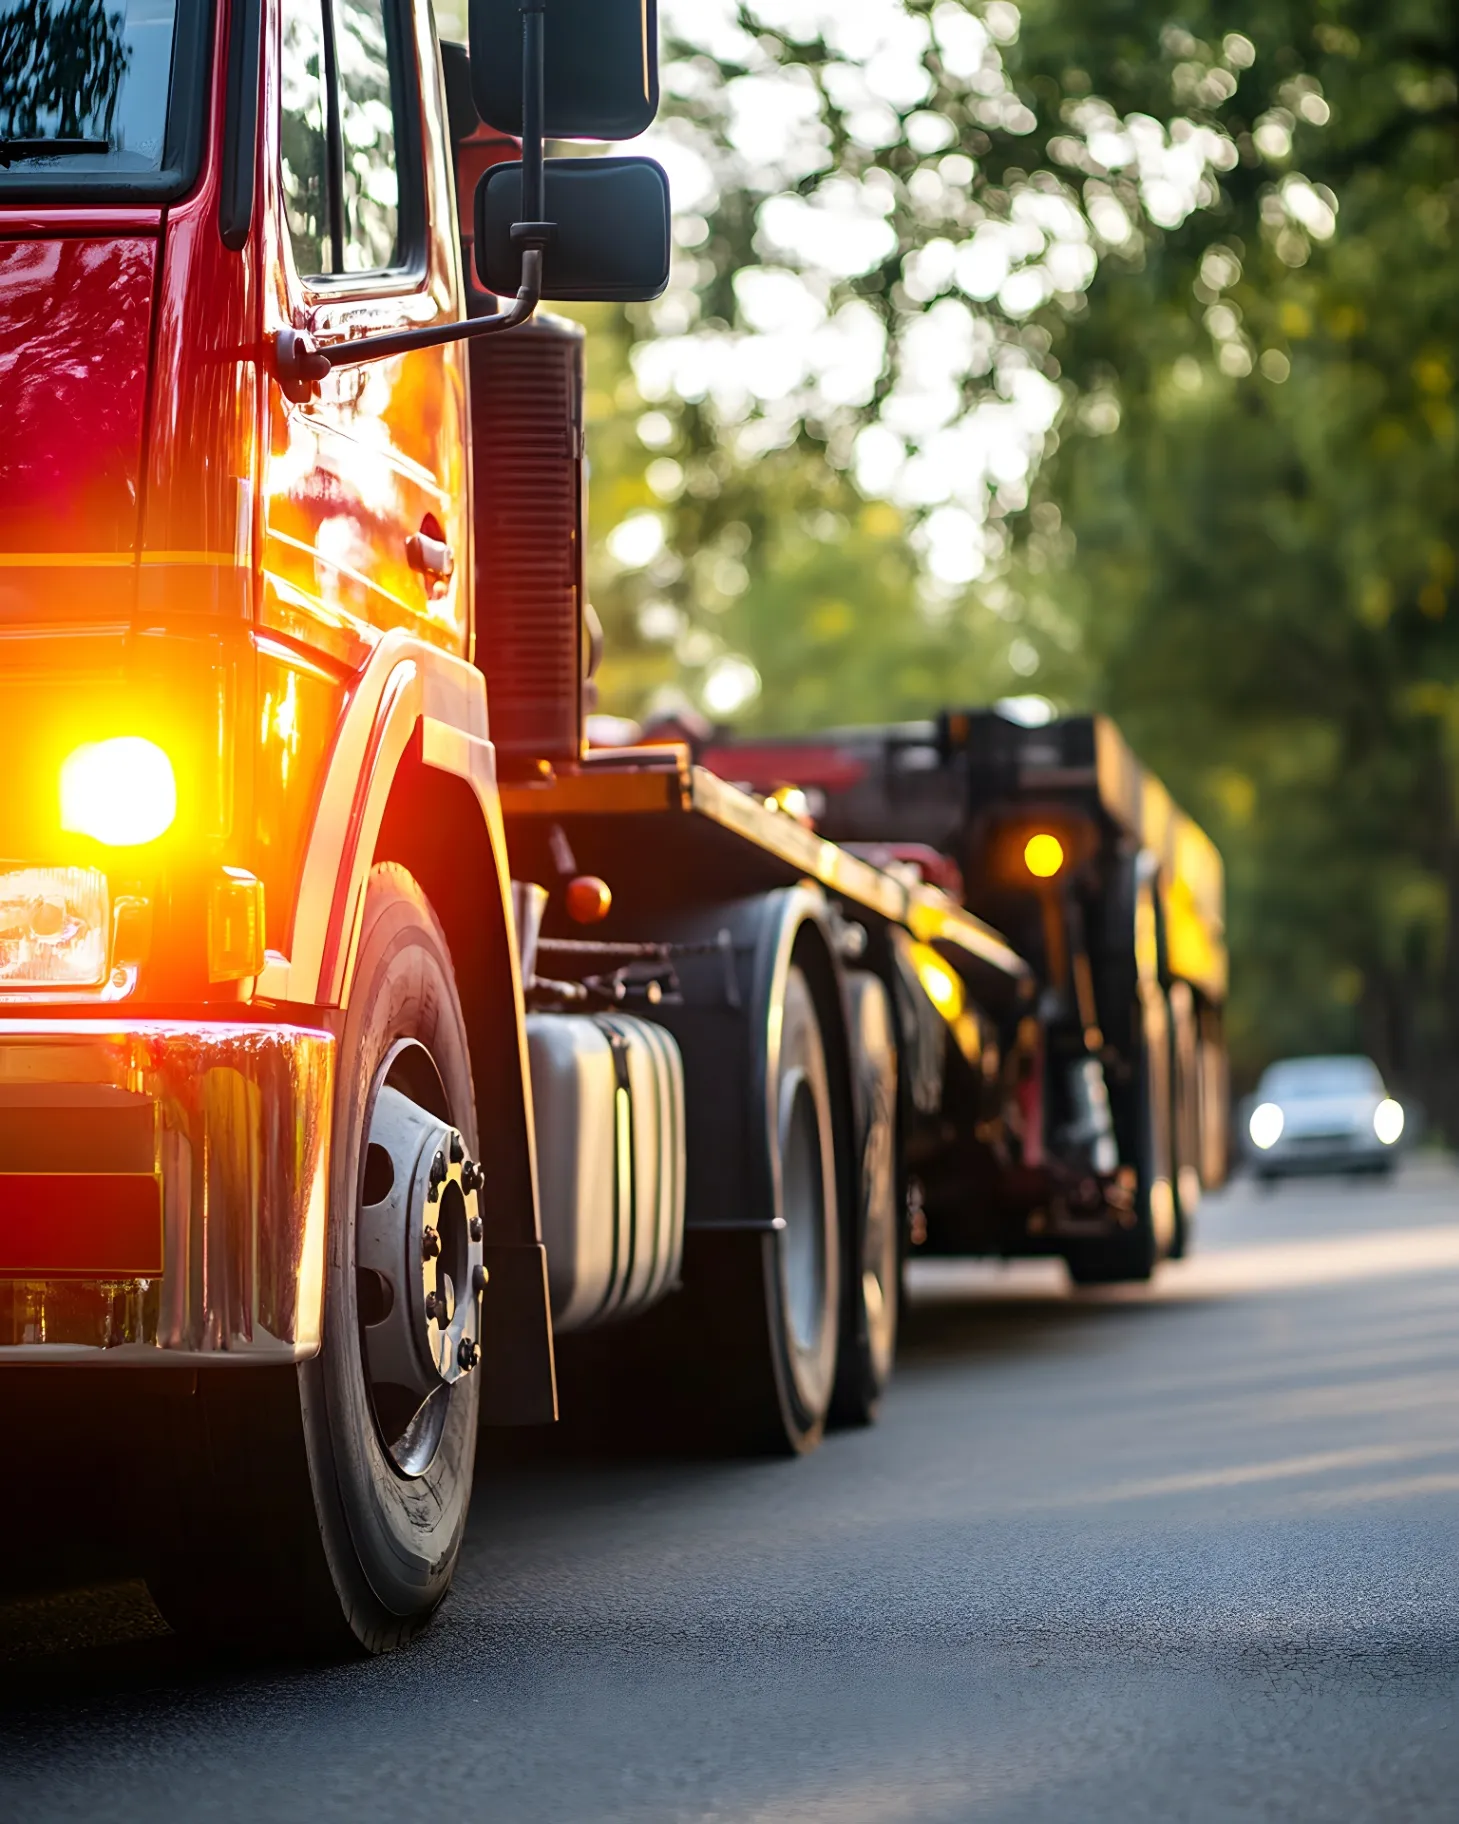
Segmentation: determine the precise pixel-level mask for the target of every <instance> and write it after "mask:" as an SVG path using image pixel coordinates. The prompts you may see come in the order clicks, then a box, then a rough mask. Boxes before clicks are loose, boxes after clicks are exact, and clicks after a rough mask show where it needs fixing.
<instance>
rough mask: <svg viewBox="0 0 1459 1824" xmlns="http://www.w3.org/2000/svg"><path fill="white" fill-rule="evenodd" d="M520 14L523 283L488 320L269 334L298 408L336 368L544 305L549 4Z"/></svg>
mask: <svg viewBox="0 0 1459 1824" xmlns="http://www.w3.org/2000/svg"><path fill="white" fill-rule="evenodd" d="M520 8H521V14H522V214H523V215H524V216H525V217H526V218H527V219H526V220H525V221H520V222H514V223H513V224H512V240H513V241H514V242H515V243H516V245H517V246H519V247H520V248H521V249H522V282H521V284H520V286H518V288H517V296H516V299H515V301H514V302H513V303H512V304H511V305H510V307H509V308H508V309H506V310H499V311H495V312H493V314H492V315H491V316H489V317H466V318H465V319H463V320H462V321H460V322H456V323H438V324H433V325H432V326H431V327H430V328H429V329H405V330H397V331H386V332H384V333H383V334H381V335H378V336H355V337H353V338H352V339H351V340H350V341H348V342H341V343H339V344H338V345H337V346H331V347H329V348H320V346H319V345H318V343H317V342H316V341H315V340H314V338H313V336H311V335H310V333H309V331H308V330H307V329H293V328H289V329H281V330H280V331H279V332H278V334H277V335H276V336H275V337H274V372H275V374H277V376H278V381H279V385H280V386H281V387H282V388H283V391H284V396H285V398H287V399H292V400H294V401H295V402H296V403H297V404H303V403H304V402H306V401H307V400H309V399H310V398H312V397H313V393H314V389H315V387H316V386H318V384H319V382H320V381H321V380H323V379H324V378H325V377H326V375H328V374H329V373H330V372H331V371H332V370H333V369H334V368H336V367H354V366H356V365H358V364H359V363H360V362H361V361H383V360H386V359H388V357H389V356H391V355H404V354H408V353H409V352H410V351H411V350H412V349H416V348H439V347H440V346H441V345H442V344H443V343H446V342H464V341H466V340H467V339H468V338H469V337H472V336H490V335H494V334H496V332H497V331H498V330H503V329H515V328H516V327H517V325H518V324H519V323H525V322H526V321H527V319H528V318H529V317H530V316H531V315H532V312H533V311H534V310H536V308H537V306H538V305H539V304H540V303H541V302H542V257H543V254H544V253H545V252H546V249H547V244H548V242H549V241H550V240H551V239H552V233H553V225H552V223H551V222H544V221H543V220H542V219H541V217H542V215H543V213H544V211H545V209H546V183H545V179H544V174H543V170H542V115H543V93H544V90H543V84H544V71H545V68H546V57H545V53H544V39H543V28H544V26H545V24H546V13H547V4H546V0H520Z"/></svg>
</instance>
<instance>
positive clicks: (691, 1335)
mask: <svg viewBox="0 0 1459 1824" xmlns="http://www.w3.org/2000/svg"><path fill="white" fill-rule="evenodd" d="M780 1011H781V1018H780V1042H779V1048H778V1057H777V1058H776V1059H775V1060H774V1064H773V1073H772V1077H771V1081H770V1083H769V1084H768V1085H767V1091H768V1093H767V1097H766V1115H765V1122H766V1126H765V1146H766V1149H767V1153H768V1155H769V1157H768V1160H767V1163H768V1165H769V1167H770V1173H769V1176H770V1181H771V1185H772V1195H773V1209H772V1211H771V1212H770V1213H772V1214H773V1215H774V1216H775V1217H776V1218H777V1219H779V1220H781V1221H782V1222H783V1225H784V1226H783V1227H781V1228H778V1229H776V1230H774V1231H772V1232H771V1233H768V1234H763V1233H762V1234H732V1233H731V1234H713V1233H704V1232H702V1231H701V1233H700V1234H699V1235H698V1236H695V1235H693V1234H692V1232H691V1236H690V1238H689V1240H690V1243H691V1245H692V1244H698V1245H697V1246H695V1249H694V1252H695V1260H694V1265H693V1268H692V1270H691V1275H686V1277H689V1278H690V1283H691V1285H692V1286H693V1287H694V1288H695V1291H694V1295H693V1296H692V1299H691V1306H690V1309H688V1310H686V1311H684V1312H680V1313H675V1316H676V1317H678V1318H679V1319H680V1320H681V1322H682V1321H683V1320H685V1319H687V1320H688V1335H687V1337H686V1340H687V1341H688V1343H689V1346H690V1348H691V1349H692V1350H693V1352H694V1354H695V1355H697V1356H698V1357H699V1359H700V1361H701V1362H705V1361H706V1352H707V1364H706V1365H707V1367H708V1379H709V1384H710V1388H711V1389H712V1391H711V1393H710V1397H709V1398H708V1400H707V1401H706V1402H705V1404H706V1406H707V1408H708V1410H707V1411H705V1412H704V1413H703V1415H702V1416H703V1419H704V1421H705V1423H706V1424H707V1427H708V1430H709V1432H710V1434H711V1436H712V1437H713V1440H714V1442H715V1443H716V1445H718V1446H720V1447H723V1448H726V1449H729V1450H733V1451H740V1452H745V1453H748V1454H753V1455H761V1456H765V1455H768V1456H784V1455H801V1454H804V1453H805V1452H807V1451H811V1450H814V1449H815V1447H816V1446H817V1445H818V1444H819V1443H820V1441H821V1438H822V1436H823V1434H824V1432H825V1428H826V1420H827V1416H828V1413H829V1410H830V1404H831V1394H832V1389H833V1385H834V1381H835V1373H836V1353H837V1336H838V1328H839V1326H838V1314H839V1310H840V1290H841V1242H840V1233H839V1230H840V1219H839V1212H838V1198H837V1195H836V1184H837V1176H836V1152H835V1132H836V1130H835V1120H834V1114H833V1109H832V1102H831V1078H830V1071H829V1068H828V1064H827V1058H826V1045H825V1040H824V1037H823V1035H822V1030H821V1021H820V1016H819V1014H818V1013H817V1011H816V1003H815V998H814V996H813V994H812V992H811V988H810V983H809V982H808V980H807V979H806V975H805V973H804V972H803V971H802V970H801V969H800V968H799V967H798V966H797V965H796V964H794V963H792V964H791V966H790V968H789V970H788V972H787V974H786V978H785V986H784V991H783V995H782V1001H781V1010H780ZM772 1111H773V1113H772ZM680 1334H681V1336H682V1335H684V1331H683V1330H681V1331H680ZM698 1378H699V1377H697V1376H695V1377H694V1379H696V1380H697V1379H698ZM701 1384H702V1383H701Z"/></svg>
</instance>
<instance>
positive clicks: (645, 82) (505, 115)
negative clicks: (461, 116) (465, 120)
mask: <svg viewBox="0 0 1459 1824" xmlns="http://www.w3.org/2000/svg"><path fill="white" fill-rule="evenodd" d="M527 11H528V8H527V7H526V6H524V5H523V4H522V0H471V81H472V87H473V89H474V91H475V95H476V111H477V113H478V114H479V115H480V116H481V118H482V119H483V120H484V121H485V122H486V124H487V126H489V127H495V128H496V130H497V132H498V133H509V134H511V135H512V137H513V138H520V137H521V136H522V133H523V119H522V112H523V110H522V17H523V14H524V13H525V12H527ZM544 12H545V18H544V28H543V39H544V46H543V50H544V57H543V64H544V68H543V90H542V102H543V109H542V132H543V135H544V137H546V138H548V139H633V138H635V137H636V136H637V135H638V134H640V133H642V132H643V131H644V129H645V128H646V127H647V126H648V125H649V124H650V122H651V121H652V120H653V117H654V115H655V114H656V113H657V112H658V105H659V31H658V0H545V4H544Z"/></svg>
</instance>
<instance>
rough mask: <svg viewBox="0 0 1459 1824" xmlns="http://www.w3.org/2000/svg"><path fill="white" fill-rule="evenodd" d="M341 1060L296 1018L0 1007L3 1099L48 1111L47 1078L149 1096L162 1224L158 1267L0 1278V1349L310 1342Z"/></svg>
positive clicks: (155, 1354)
mask: <svg viewBox="0 0 1459 1824" xmlns="http://www.w3.org/2000/svg"><path fill="white" fill-rule="evenodd" d="M333 1078H334V1039H333V1036H332V1035H331V1034H330V1033H328V1032H323V1031H316V1030H312V1029H310V1028H306V1027H299V1026H272V1025H269V1026H264V1025H244V1024H241V1023H238V1024H217V1025H214V1024H211V1023H205V1022H202V1021H198V1022H192V1021H182V1020H137V1021H103V1020H20V1019H12V1018H9V1017H3V1016H0V1103H3V1102H5V1101H11V1102H16V1103H19V1104H23V1105H24V1106H25V1107H26V1109H27V1110H28V1111H34V1116H35V1119H36V1120H37V1122H42V1123H43V1122H44V1120H45V1112H46V1095H47V1092H48V1091H50V1090H52V1089H54V1090H56V1091H58V1092H59V1093H58V1095H57V1103H58V1105H63V1104H65V1102H66V1095H67V1092H68V1091H69V1092H71V1095H72V1104H73V1105H74V1092H75V1089H76V1087H77V1086H83V1085H84V1086H86V1087H87V1088H90V1089H96V1088H104V1087H106V1086H110V1087H111V1088H114V1089H117V1090H122V1091H126V1092H128V1093H129V1095H130V1096H132V1097H136V1096H145V1097H147V1098H148V1099H150V1100H151V1102H152V1103H153V1105H154V1107H155V1109H156V1116H157V1119H156V1133H157V1150H156V1165H155V1169H156V1172H157V1175H158V1178H159V1180H160V1183H161V1186H162V1237H163V1254H162V1258H163V1272H162V1277H161V1278H160V1279H124V1280H95V1279H74V1278H71V1279H61V1278H56V1279H16V1278H11V1279H0V1366H3V1365H5V1364H15V1363H25V1364H27V1365H34V1366H41V1365H44V1364H47V1363H57V1364H61V1363H70V1364H80V1363H112V1364H116V1365H118V1366H120V1365H123V1364H126V1363H136V1364H141V1365H147V1366H159V1365H177V1366H182V1367H185V1366H198V1365H200V1364H203V1363H208V1364H212V1363H225V1362H236V1363H240V1364H241V1363H271V1362H273V1363H276V1362H292V1361H300V1360H303V1359H304V1358H306V1357H308V1356H311V1355H313V1354H315V1353H316V1352H317V1350H318V1348H319V1340H320V1333H321V1326H322V1320H323V1305H324V1262H325V1219H326V1209H327V1204H328V1186H329V1124H330V1110H331V1106H332V1097H333ZM4 1170H5V1161H4V1160H3V1159H0V1173H3V1171H4Z"/></svg>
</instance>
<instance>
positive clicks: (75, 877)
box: [0, 868, 111, 988]
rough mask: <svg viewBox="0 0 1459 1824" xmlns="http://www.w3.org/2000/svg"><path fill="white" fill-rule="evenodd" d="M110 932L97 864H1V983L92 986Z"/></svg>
mask: <svg viewBox="0 0 1459 1824" xmlns="http://www.w3.org/2000/svg"><path fill="white" fill-rule="evenodd" d="M110 936H111V906H110V895H109V894H108V891H107V883H106V876H105V875H104V874H102V873H99V872H98V871H97V869H95V868H9V869H3V870H0V987H4V988H48V987H66V988H95V987H97V986H99V984H100V983H101V982H102V981H104V980H105V979H106V971H107V962H108V957H107V949H108V945H109V943H110Z"/></svg>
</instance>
